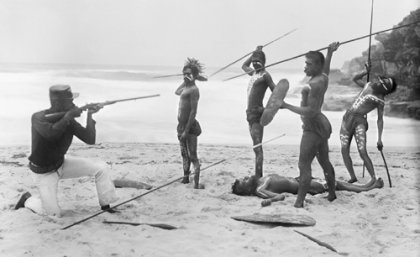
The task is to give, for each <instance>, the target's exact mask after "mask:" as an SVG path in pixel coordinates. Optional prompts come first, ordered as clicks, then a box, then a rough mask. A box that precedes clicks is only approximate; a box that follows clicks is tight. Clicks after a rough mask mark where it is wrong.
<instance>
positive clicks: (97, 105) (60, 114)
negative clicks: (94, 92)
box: [45, 94, 160, 121]
mask: <svg viewBox="0 0 420 257" xmlns="http://www.w3.org/2000/svg"><path fill="white" fill-rule="evenodd" d="M157 96H160V95H159V94H156V95H147V96H139V97H132V98H124V99H118V100H111V101H105V102H99V103H90V104H86V105H83V106H82V107H79V109H81V110H82V111H86V110H89V109H92V108H102V107H104V106H105V105H111V104H115V103H119V102H125V101H134V100H137V99H143V98H151V97H157ZM65 114H66V112H56V113H49V114H45V118H46V119H47V120H49V121H51V120H57V119H59V118H62V117H63V116H64V115H65Z"/></svg>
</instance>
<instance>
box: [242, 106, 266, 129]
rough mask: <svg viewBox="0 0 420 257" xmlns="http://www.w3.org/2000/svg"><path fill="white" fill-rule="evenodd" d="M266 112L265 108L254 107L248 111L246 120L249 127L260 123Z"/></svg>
mask: <svg viewBox="0 0 420 257" xmlns="http://www.w3.org/2000/svg"><path fill="white" fill-rule="evenodd" d="M263 112H264V107H262V106H254V107H252V108H251V109H247V110H246V120H247V121H248V124H249V125H252V124H254V123H260V119H261V116H262V114H263Z"/></svg>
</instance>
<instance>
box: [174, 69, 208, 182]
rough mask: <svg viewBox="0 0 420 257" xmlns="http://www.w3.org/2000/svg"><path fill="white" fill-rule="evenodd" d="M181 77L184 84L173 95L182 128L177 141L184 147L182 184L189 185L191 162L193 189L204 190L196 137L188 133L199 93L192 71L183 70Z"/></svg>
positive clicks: (195, 112) (195, 113)
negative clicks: (201, 181) (176, 97)
mask: <svg viewBox="0 0 420 257" xmlns="http://www.w3.org/2000/svg"><path fill="white" fill-rule="evenodd" d="M183 75H184V83H182V85H181V86H179V87H178V89H177V90H176V91H175V94H176V95H179V96H180V98H179V107H178V123H179V124H180V126H181V128H183V132H182V133H181V135H180V137H179V140H180V143H181V144H183V145H185V147H184V148H185V149H184V151H183V152H182V157H183V159H184V175H185V177H184V179H183V180H182V183H185V184H186V183H189V165H190V161H191V162H192V164H193V165H194V188H195V189H204V185H202V184H200V183H199V180H200V163H199V160H198V156H197V136H195V135H192V134H189V133H188V132H189V131H190V128H191V126H192V124H193V122H194V121H195V118H196V115H197V107H198V100H199V98H200V92H199V90H198V87H197V86H196V85H195V80H196V78H197V76H194V75H193V73H192V70H191V69H190V68H186V69H184V71H183ZM187 166H188V167H187Z"/></svg>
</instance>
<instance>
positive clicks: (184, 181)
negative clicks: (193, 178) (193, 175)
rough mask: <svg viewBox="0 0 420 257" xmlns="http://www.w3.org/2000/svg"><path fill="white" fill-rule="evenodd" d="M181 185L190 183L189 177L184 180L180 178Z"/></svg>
mask: <svg viewBox="0 0 420 257" xmlns="http://www.w3.org/2000/svg"><path fill="white" fill-rule="evenodd" d="M181 183H182V184H188V183H190V177H189V176H185V177H184V178H182V181H181Z"/></svg>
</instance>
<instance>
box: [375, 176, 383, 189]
mask: <svg viewBox="0 0 420 257" xmlns="http://www.w3.org/2000/svg"><path fill="white" fill-rule="evenodd" d="M375 187H376V188H383V187H384V181H383V180H382V178H378V180H376V183H375Z"/></svg>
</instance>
